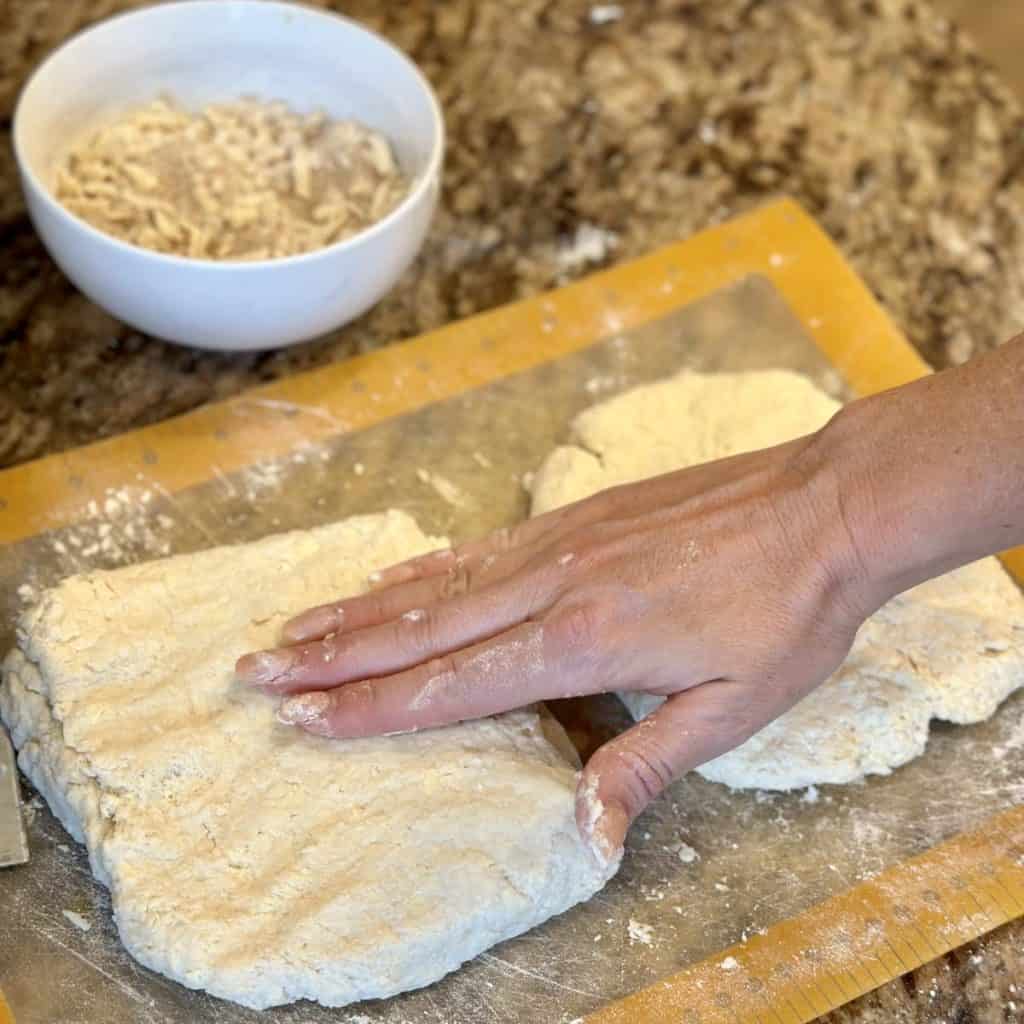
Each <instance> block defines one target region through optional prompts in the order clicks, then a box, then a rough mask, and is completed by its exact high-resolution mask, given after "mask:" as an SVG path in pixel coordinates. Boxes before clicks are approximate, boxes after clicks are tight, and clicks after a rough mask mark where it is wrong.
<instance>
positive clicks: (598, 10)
mask: <svg viewBox="0 0 1024 1024" xmlns="http://www.w3.org/2000/svg"><path fill="white" fill-rule="evenodd" d="M623 13H624V11H623V10H622V5H621V4H595V5H594V6H593V7H591V8H590V24H591V25H610V24H611V23H612V22H615V21H620V20H621V19H622V15H623Z"/></svg>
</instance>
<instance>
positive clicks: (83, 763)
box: [0, 512, 606, 1008]
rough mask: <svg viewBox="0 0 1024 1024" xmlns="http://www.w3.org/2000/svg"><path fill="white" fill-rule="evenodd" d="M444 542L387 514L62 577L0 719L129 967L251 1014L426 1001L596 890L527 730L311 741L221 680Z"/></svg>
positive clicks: (30, 615)
mask: <svg viewBox="0 0 1024 1024" xmlns="http://www.w3.org/2000/svg"><path fill="white" fill-rule="evenodd" d="M442 543H444V541H443V539H441V538H431V537H426V536H424V535H423V534H422V533H421V532H420V530H419V528H418V527H417V525H416V524H415V522H414V521H413V520H412V519H411V518H409V517H408V516H406V515H404V514H402V513H398V512H388V513H386V514H383V515H377V516H364V517H358V518H354V519H349V520H346V521H344V522H341V523H337V524H334V525H331V526H325V527H321V528H319V529H315V530H311V531H309V532H296V533H287V534H281V535H277V536H273V537H269V538H267V539H265V540H262V541H259V542H257V543H254V544H248V545H241V546H236V547H221V548H215V549H212V550H209V551H203V552H199V553H197V554H192V555H181V556H178V557H174V558H168V559H164V560H161V561H157V562H150V563H147V564H144V565H138V566H132V567H129V568H125V569H119V570H116V571H113V572H94V573H88V574H84V575H80V576H74V577H71V578H69V579H67V580H64V581H63V582H62V583H61V584H60V585H59V586H57V587H56V588H54V589H53V590H51V591H49V592H48V593H47V594H46V595H44V597H43V598H42V600H41V601H40V603H39V604H37V605H36V606H35V607H34V608H33V609H31V610H30V611H28V612H26V614H25V615H24V616H23V618H22V620H21V621H20V623H19V627H18V646H17V648H16V649H15V650H14V651H12V652H11V653H10V655H9V656H8V658H7V660H6V662H5V663H4V685H3V686H0V714H2V716H3V719H4V721H5V722H6V723H7V725H8V726H9V727H10V729H11V732H12V735H13V737H14V741H15V744H16V745H17V747H18V748H19V751H20V753H19V763H20V765H21V767H22V769H23V770H24V771H25V773H26V774H27V775H28V777H29V778H30V779H31V780H32V782H33V783H34V784H35V786H36V787H37V788H38V789H39V790H40V792H41V793H42V794H43V795H44V797H45V798H46V800H47V801H48V802H49V804H50V806H51V808H52V809H53V811H54V812H55V813H56V815H57V816H58V817H59V818H60V820H61V821H62V822H63V823H64V825H65V827H66V828H67V829H68V831H69V832H71V834H72V835H73V836H74V837H75V838H76V839H77V840H78V841H79V842H84V843H85V844H86V846H87V847H88V851H89V859H90V863H91V865H92V869H93V872H94V873H95V875H96V877H97V878H99V879H100V880H101V881H102V882H103V883H104V884H105V885H107V886H108V887H109V888H110V890H111V893H112V899H113V906H114V913H115V917H116V921H117V926H118V930H119V933H120V935H121V938H122V940H123V942H124V944H125V946H126V947H127V949H128V950H129V951H130V952H131V953H132V954H133V955H134V956H135V957H136V958H138V959H139V960H140V961H141V962H142V963H144V964H146V965H147V966H149V967H152V968H154V969H155V970H158V971H161V972H163V973H164V974H167V975H169V976H170V977H172V978H175V979H177V980H178V981H181V982H182V983H183V984H185V985H188V986H190V987H192V988H203V989H206V990H207V991H209V992H211V993H213V994H215V995H218V996H222V997H224V998H227V999H233V1000H235V1001H237V1002H239V1003H242V1004H244V1005H246V1006H251V1007H256V1008H262V1007H266V1006H272V1005H275V1004H280V1003H284V1002H288V1001H291V1000H296V999H301V998H307V999H315V1000H318V1001H320V1002H321V1003H324V1004H325V1005H331V1006H340V1005H344V1004H346V1003H350V1002H353V1001H356V1000H360V999H366V998H374V997H381V996H387V995H391V994H394V993H397V992H400V991H403V990H406V989H410V988H415V987H417V986H421V985H426V984H428V983H430V982H432V981H435V980H436V979H438V978H440V977H441V976H442V975H444V974H446V973H447V972H449V971H451V970H453V969H455V968H456V967H458V966H459V964H460V963H462V962H463V961H465V960H467V959H469V958H470V957H472V956H474V955H476V954H477V953H479V952H480V951H482V950H484V949H486V948H487V947H489V946H491V945H493V944H495V943H497V942H500V941H502V940H503V939H506V938H509V937H510V936H513V935H516V934H519V933H520V932H523V931H525V930H526V929H528V928H531V927H532V926H534V925H536V924H538V923H540V922H542V921H544V920H545V919H547V918H549V917H551V916H552V915H554V914H558V913H561V912H562V911H563V910H565V909H567V908H568V907H570V906H572V905H573V904H575V903H577V902H579V901H580V900H583V899H586V898H588V897H589V896H591V895H592V894H593V893H594V892H595V891H596V890H597V889H599V888H600V887H601V885H602V884H603V883H604V881H605V880H606V877H605V876H606V872H605V871H604V870H603V869H602V868H600V867H599V866H598V865H597V864H596V862H595V861H594V859H593V858H592V855H591V854H590V852H589V851H588V850H587V849H586V848H585V846H584V845H583V844H582V843H581V841H580V839H579V835H578V831H577V828H576V824H575V818H574V793H575V785H576V772H575V769H574V766H572V765H570V764H569V763H568V762H567V761H566V760H565V758H564V757H563V756H562V755H561V754H560V753H559V752H558V751H557V750H556V748H555V746H554V745H553V744H552V743H551V742H550V741H549V740H548V739H547V738H545V734H544V731H543V728H542V723H541V721H540V720H539V718H538V715H537V714H536V713H535V712H533V711H522V712H516V713H512V714H505V715H501V716H498V717H495V718H492V719H487V720H484V721H480V722H474V723H466V724H463V725H458V726H453V727H450V728H447V729H440V730H433V731H430V732H425V733H422V734H419V735H407V736H397V737H390V738H380V739H371V740H360V741H349V742H343V741H333V740H326V739H321V738H317V737H315V736H311V735H308V734H305V733H303V732H301V731H299V730H296V729H293V728H289V727H287V726H283V725H279V724H278V723H277V722H276V720H275V717H274V712H275V702H274V701H272V700H271V699H270V698H268V697H266V696H264V695H263V694H262V693H260V692H258V691H254V690H251V689H246V688H243V687H241V686H239V685H238V684H236V683H235V682H234V680H233V673H232V666H233V664H234V661H235V659H236V658H237V657H238V655H240V654H241V653H243V652H244V651H247V650H253V649H256V648H260V647H266V646H269V645H272V644H273V643H274V642H275V640H276V637H277V634H278V630H279V628H280V625H281V623H282V622H283V621H284V620H285V619H286V618H287V617H288V616H289V615H290V614H293V613H294V612H295V611H296V610H297V609H301V608H303V607H306V606H309V605H310V604H314V603H318V602H322V601H326V600H329V599H332V598H336V597H339V596H343V595H345V594H351V593H355V592H357V591H358V590H360V589H361V588H362V586H363V581H364V580H365V578H366V576H367V574H368V573H369V572H371V571H372V570H373V569H375V568H379V567H381V566H383V565H385V564H388V563H392V562H394V561H397V560H401V559H403V558H406V557H411V556H412V555H415V554H418V553H421V552H423V551H426V550H428V549H430V548H433V547H436V546H438V545H439V544H442Z"/></svg>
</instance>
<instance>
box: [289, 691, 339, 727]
mask: <svg viewBox="0 0 1024 1024" xmlns="http://www.w3.org/2000/svg"><path fill="white" fill-rule="evenodd" d="M330 706H331V698H330V697H329V696H328V695H327V694H326V693H321V692H320V691H319V690H317V691H315V692H313V693H300V694H299V695H298V696H296V697H287V698H286V699H285V700H283V701H281V705H280V707H279V708H278V709H277V720H278V721H279V722H281V723H283V724H284V725H302V726H309V725H313V724H316V723H320V722H323V720H324V716H325V715H326V714H327V709H328V708H329V707H330Z"/></svg>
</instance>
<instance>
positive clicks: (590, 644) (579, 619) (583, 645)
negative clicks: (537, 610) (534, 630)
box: [545, 600, 609, 659]
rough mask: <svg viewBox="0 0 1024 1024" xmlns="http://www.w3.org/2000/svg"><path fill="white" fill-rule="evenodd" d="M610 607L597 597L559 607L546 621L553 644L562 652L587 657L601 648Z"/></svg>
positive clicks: (550, 641)
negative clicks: (604, 605)
mask: <svg viewBox="0 0 1024 1024" xmlns="http://www.w3.org/2000/svg"><path fill="white" fill-rule="evenodd" d="M608 618H609V616H608V613H607V611H606V610H605V609H604V608H603V607H602V606H601V605H600V604H599V603H598V602H597V601H594V600H583V601H574V602H572V603H571V604H567V605H565V606H563V607H561V608H557V609H556V610H555V612H554V613H553V614H552V616H551V617H550V619H549V621H548V622H547V623H546V628H545V632H546V633H547V640H548V643H549V645H550V646H551V647H552V648H553V650H554V651H555V652H558V653H559V654H561V655H562V656H568V657H570V658H574V659H581V658H583V659H585V658H588V657H590V656H593V655H595V654H597V653H598V652H599V650H600V648H601V644H602V642H603V638H604V635H605V632H606V626H607V622H608Z"/></svg>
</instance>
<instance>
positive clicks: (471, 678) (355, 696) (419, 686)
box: [278, 622, 581, 739]
mask: <svg viewBox="0 0 1024 1024" xmlns="http://www.w3.org/2000/svg"><path fill="white" fill-rule="evenodd" d="M559 664H560V663H559V662H558V660H557V659H552V658H550V657H549V656H548V655H547V653H546V652H545V640H544V628H543V626H542V625H541V624H540V623H537V622H527V623H524V624H522V625H520V626H517V627H515V628H514V629H510V630H508V631H507V632H505V633H502V634H500V635H499V636H496V637H493V638H491V639H490V640H486V641H484V642H483V643H479V644H475V645H473V646H471V647H467V648H464V649H462V650H458V651H454V652H453V653H451V654H446V655H444V656H443V657H440V658H435V659H433V660H432V661H429V662H426V663H425V664H421V665H417V666H416V667H415V668H412V669H409V670H407V671H405V672H400V673H398V674H397V675H392V676H387V677H384V678H380V679H370V680H365V681H363V682H358V683H351V684H349V685H347V686H341V687H338V688H337V689H333V690H328V691H320V692H314V693H303V694H300V695H298V696H294V697H289V698H287V699H286V700H284V701H282V703H281V707H280V710H279V712H278V718H279V719H280V720H281V721H283V722H286V723H288V724H290V725H298V726H301V727H302V728H304V729H306V730H308V731H309V732H313V733H316V734H317V735H320V736H334V737H338V738H345V739H352V738H356V737H361V736H377V735H381V734H387V733H396V732H410V731H415V730H418V729H427V728H432V727H434V726H439V725H449V724H451V723H453V722H460V721H463V720H465V719H470V718H482V717H484V716H486V715H493V714H498V713H499V712H502V711H508V710H510V709H512V708H517V707H522V706H523V705H525V704H532V703H534V702H536V701H538V700H543V699H545V698H550V697H558V696H561V695H563V694H564V693H566V692H569V691H572V690H578V689H579V688H580V686H581V681H580V680H578V679H576V678H575V677H574V676H573V674H572V673H571V672H566V671H565V666H564V664H563V665H561V671H559Z"/></svg>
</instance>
